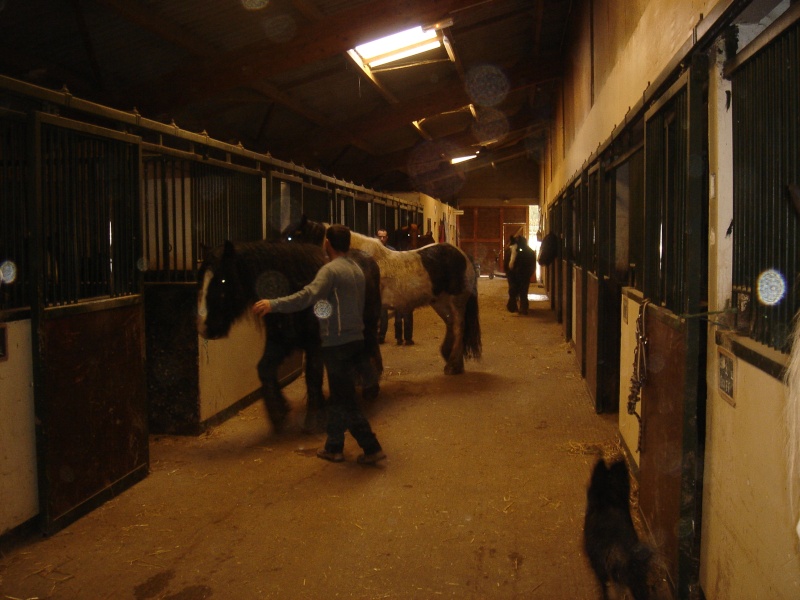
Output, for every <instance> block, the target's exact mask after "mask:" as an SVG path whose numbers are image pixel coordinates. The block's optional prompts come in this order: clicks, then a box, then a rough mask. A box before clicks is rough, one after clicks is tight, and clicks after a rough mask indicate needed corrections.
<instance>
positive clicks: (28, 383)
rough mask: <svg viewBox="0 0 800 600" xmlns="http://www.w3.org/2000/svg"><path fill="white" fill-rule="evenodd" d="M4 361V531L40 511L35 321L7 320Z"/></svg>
mask: <svg viewBox="0 0 800 600" xmlns="http://www.w3.org/2000/svg"><path fill="white" fill-rule="evenodd" d="M6 333H7V336H8V338H7V342H8V348H7V349H8V360H5V361H3V362H0V382H2V394H0V535H2V534H4V533H6V532H7V531H9V530H10V529H13V528H14V527H17V526H18V525H21V524H22V523H24V522H25V521H28V520H29V519H32V518H33V517H35V516H36V515H37V514H39V492H38V484H37V472H36V429H35V424H34V410H33V362H32V354H31V322H30V320H24V321H11V322H9V323H6Z"/></svg>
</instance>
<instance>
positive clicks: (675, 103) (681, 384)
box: [639, 56, 708, 598]
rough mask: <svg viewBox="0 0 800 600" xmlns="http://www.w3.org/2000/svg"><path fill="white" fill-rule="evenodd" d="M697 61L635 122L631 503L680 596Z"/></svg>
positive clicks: (688, 497) (694, 383) (690, 523)
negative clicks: (636, 419) (643, 372)
mask: <svg viewBox="0 0 800 600" xmlns="http://www.w3.org/2000/svg"><path fill="white" fill-rule="evenodd" d="M707 73H708V70H707V66H706V60H705V57H701V56H699V57H695V58H694V59H693V64H692V66H691V68H690V69H689V71H687V72H686V73H685V74H684V76H683V77H682V78H681V79H680V80H679V81H677V82H676V84H675V85H674V86H673V87H672V89H671V90H670V91H669V92H668V93H667V94H665V95H664V97H663V98H661V99H660V101H659V102H657V103H656V104H655V105H654V106H653V107H652V108H651V109H650V110H649V111H648V114H647V116H646V123H645V182H646V188H645V207H644V211H645V248H644V268H643V278H644V295H645V297H646V298H647V299H648V300H649V301H650V303H651V304H650V305H649V306H648V310H647V315H646V326H647V338H648V339H647V350H646V354H647V380H646V382H645V384H644V387H643V388H642V398H643V404H644V406H645V409H644V414H643V415H642V428H643V440H642V450H641V460H640V467H641V472H640V484H641V485H640V489H639V494H640V495H639V503H640V507H641V510H642V514H643V516H644V518H645V521H646V522H647V524H648V526H649V528H650V530H651V532H652V534H653V536H654V537H655V538H656V541H657V543H658V544H659V547H660V548H661V549H662V554H663V556H664V560H665V562H666V565H667V568H668V574H669V576H670V581H671V583H672V584H673V586H674V589H675V592H676V596H677V597H680V598H686V597H689V596H690V590H691V589H693V588H694V586H696V585H697V581H698V573H699V534H700V528H699V527H698V524H699V523H700V517H701V512H700V502H701V498H702V460H703V448H704V444H703V434H704V419H705V389H706V387H705V385H704V383H705V348H706V339H705V335H706V327H705V326H704V325H702V324H701V322H700V320H699V319H698V318H696V315H698V314H701V313H703V312H704V306H705V298H706V290H707V274H706V273H707V270H706V262H707V261H706V258H705V257H706V248H707V244H708V241H707V240H708V234H707V222H706V220H705V216H706V215H707V214H708V213H707V210H708V195H707V191H708V183H707V170H706V169H705V168H703V165H705V164H706V152H707V145H706V140H707V137H706V132H707V128H706V121H705V115H706V114H707V112H706V108H707V102H706V98H705V95H704V86H705V82H706V79H707Z"/></svg>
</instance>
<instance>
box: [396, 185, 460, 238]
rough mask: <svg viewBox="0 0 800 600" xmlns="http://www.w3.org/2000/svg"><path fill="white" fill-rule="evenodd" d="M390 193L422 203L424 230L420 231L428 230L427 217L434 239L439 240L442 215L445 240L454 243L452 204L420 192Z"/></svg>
mask: <svg viewBox="0 0 800 600" xmlns="http://www.w3.org/2000/svg"><path fill="white" fill-rule="evenodd" d="M392 195H393V196H397V197H398V198H402V199H403V200H408V201H409V202H412V203H415V204H417V203H419V204H421V205H422V228H423V230H424V231H421V232H420V233H423V234H424V233H427V232H428V219H430V220H431V226H432V229H433V238H434V240H436V241H439V221H440V219H441V218H442V215H444V217H445V221H446V222H447V226H448V231H447V232H446V234H445V235H446V236H447V237H446V241H448V242H450V243H455V238H456V235H455V232H456V214H455V209H454V208H453V207H452V206H450V205H448V204H444V203H443V202H441V201H440V200H437V199H436V198H433V197H432V196H428V195H427V194H423V193H421V192H393V193H392Z"/></svg>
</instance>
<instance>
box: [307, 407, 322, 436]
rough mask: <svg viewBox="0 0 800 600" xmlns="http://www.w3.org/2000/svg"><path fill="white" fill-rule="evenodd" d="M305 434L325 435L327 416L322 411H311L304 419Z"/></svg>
mask: <svg viewBox="0 0 800 600" xmlns="http://www.w3.org/2000/svg"><path fill="white" fill-rule="evenodd" d="M303 433H307V434H315V433H325V416H324V413H323V412H321V411H309V412H307V413H306V418H305V419H303Z"/></svg>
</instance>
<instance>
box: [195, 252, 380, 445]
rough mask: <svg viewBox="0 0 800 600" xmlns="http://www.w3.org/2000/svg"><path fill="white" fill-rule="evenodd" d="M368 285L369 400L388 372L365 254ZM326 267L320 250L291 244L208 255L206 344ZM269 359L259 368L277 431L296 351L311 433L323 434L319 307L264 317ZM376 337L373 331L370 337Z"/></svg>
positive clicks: (201, 305)
mask: <svg viewBox="0 0 800 600" xmlns="http://www.w3.org/2000/svg"><path fill="white" fill-rule="evenodd" d="M355 258H356V260H357V262H358V264H359V266H361V268H362V270H363V271H364V279H365V283H366V285H365V303H364V321H365V332H364V338H365V344H364V346H365V353H364V360H363V363H362V364H361V365H360V369H359V370H360V375H361V379H362V384H363V391H362V395H363V397H364V399H372V398H374V397H375V396H377V393H378V389H379V386H378V379H379V377H380V373H381V372H382V371H383V362H382V360H381V353H380V347H379V346H378V340H377V323H378V318H379V317H380V310H381V304H380V271H379V270H378V266H377V263H376V262H375V261H374V260H373V259H371V258H370V257H368V256H367V255H361V256H360V257H355ZM323 264H325V255H324V253H323V252H322V249H321V248H316V247H313V246H299V245H296V246H292V245H289V244H282V243H279V242H267V241H258V242H238V243H234V242H231V241H226V242H225V243H224V244H222V245H220V246H217V247H216V248H212V249H207V250H206V252H205V256H204V260H203V263H202V265H201V267H200V269H199V271H198V284H199V293H198V311H197V315H198V316H197V330H198V333H199V334H200V335H201V336H202V337H203V338H205V339H209V340H214V339H219V338H223V337H226V336H227V335H228V334H229V333H230V328H231V326H232V325H233V323H234V322H236V321H238V320H240V319H241V318H243V317H244V316H246V315H249V314H251V312H250V308H251V307H252V305H253V304H254V303H255V302H256V301H257V300H259V299H260V298H277V297H279V296H284V295H287V294H291V293H294V292H296V291H298V290H300V289H302V288H303V287H304V286H305V285H307V284H308V283H310V282H311V281H312V280H313V279H314V277H315V276H316V274H317V271H319V269H320V268H321V267H322V265H323ZM262 322H263V324H264V326H265V327H266V332H267V336H266V344H265V347H264V353H263V355H262V356H261V359H260V360H259V362H258V367H257V369H258V377H259V380H260V381H261V395H262V399H263V401H264V404H265V407H266V410H267V414H268V416H269V419H270V421H271V423H272V425H273V427H274V428H275V429H276V430H277V431H280V430H281V429H282V428H283V425H284V423H285V420H286V416H287V414H288V412H289V407H288V403H287V401H286V398H285V397H284V395H283V392H282V391H281V387H280V384H279V381H278V369H279V367H280V365H281V364H282V363H283V362H284V360H286V358H287V357H288V356H289V355H290V354H291V352H292V351H293V350H295V349H300V350H302V351H303V352H304V353H305V380H306V390H307V401H306V404H307V406H306V417H305V421H304V425H303V428H304V429H305V430H306V431H319V430H321V429H324V422H325V419H324V410H323V409H324V396H323V393H322V381H323V370H324V366H323V362H322V354H321V350H320V348H321V341H320V335H319V321H318V320H317V318H316V316H315V315H314V312H313V308H308V309H306V310H303V311H300V312H297V313H294V314H276V313H270V314H268V315H265V316H264V317H263V320H262ZM371 332H375V333H374V334H371Z"/></svg>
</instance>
